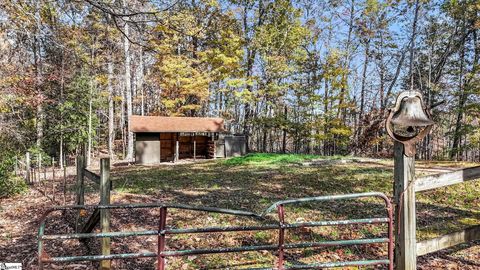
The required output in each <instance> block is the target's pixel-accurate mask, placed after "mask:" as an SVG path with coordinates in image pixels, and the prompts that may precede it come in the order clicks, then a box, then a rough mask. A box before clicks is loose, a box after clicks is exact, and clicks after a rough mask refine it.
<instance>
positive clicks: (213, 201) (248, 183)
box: [113, 154, 480, 269]
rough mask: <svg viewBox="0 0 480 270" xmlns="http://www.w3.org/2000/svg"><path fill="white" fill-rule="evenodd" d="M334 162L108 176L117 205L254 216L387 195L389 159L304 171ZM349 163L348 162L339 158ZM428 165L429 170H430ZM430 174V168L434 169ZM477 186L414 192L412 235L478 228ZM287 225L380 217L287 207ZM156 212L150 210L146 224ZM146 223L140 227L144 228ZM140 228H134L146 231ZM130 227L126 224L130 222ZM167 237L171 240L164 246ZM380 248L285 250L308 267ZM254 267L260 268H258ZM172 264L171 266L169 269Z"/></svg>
mask: <svg viewBox="0 0 480 270" xmlns="http://www.w3.org/2000/svg"><path fill="white" fill-rule="evenodd" d="M319 159H323V160H327V159H328V160H339V159H341V157H320V156H314V155H289V154H287V155H282V154H251V155H247V156H245V157H238V158H232V159H227V160H222V159H218V160H211V161H206V162H199V163H195V164H183V165H180V164H179V165H161V166H156V167H147V166H131V167H128V168H119V169H116V170H114V172H113V179H114V186H115V190H116V191H117V195H115V196H114V200H115V198H117V199H118V200H120V198H122V196H127V195H131V194H133V195H136V194H138V195H148V197H151V198H155V199H157V200H162V201H168V202H172V203H186V204H190V205H203V206H216V207H224V208H230V209H242V210H249V211H254V212H257V213H260V212H262V211H263V210H265V209H266V208H267V207H268V206H270V205H271V204H272V203H274V202H276V201H278V200H284V199H288V198H299V197H309V196H321V195H332V194H345V193H357V192H367V191H380V192H384V193H385V194H387V195H388V196H392V186H393V180H392V179H393V168H392V161H391V160H366V161H365V160H364V161H362V160H360V161H361V162H360V161H357V162H356V161H350V162H335V161H330V162H328V161H326V162H324V163H320V164H316V165H311V166H305V165H302V163H304V162H309V161H312V160H319ZM343 159H349V160H352V159H353V158H348V157H344V158H343ZM473 165H475V164H464V163H453V162H429V163H426V162H417V175H426V174H432V173H438V170H441V169H442V168H444V169H445V168H449V169H450V168H453V167H467V166H473ZM432 168H433V169H432ZM436 170H437V171H436ZM479 203H480V181H472V182H470V183H466V184H460V185H456V186H452V187H448V188H440V189H436V190H434V191H428V192H423V193H420V194H418V195H417V213H418V216H417V222H418V228H417V230H418V231H417V235H418V238H419V239H420V240H421V239H426V238H431V237H435V236H438V235H442V234H444V233H447V232H452V231H456V230H459V229H462V228H465V227H468V226H470V225H473V224H479V223H480V211H479V209H478V205H479ZM286 211H287V221H289V222H294V221H297V222H299V221H318V220H328V219H346V218H365V217H378V216H383V215H384V214H383V213H384V211H383V210H382V203H381V201H380V200H378V199H362V200H354V201H332V202H326V203H325V202H324V203H315V204H312V203H309V204H302V205H294V206H290V207H288V208H287V210H286ZM157 217H158V215H157V214H156V213H151V216H148V217H146V220H152V225H151V226H156V223H155V221H154V220H157ZM169 217H170V218H169V220H168V224H169V225H170V226H172V227H182V228H185V227H194V226H208V225H210V226H211V225H245V224H258V223H262V222H264V223H272V222H275V220H277V218H276V215H275V213H273V214H272V215H270V216H269V217H268V218H267V220H265V221H258V220H250V219H241V218H234V217H231V216H225V215H219V214H204V213H193V212H189V211H178V210H172V211H171V212H169ZM147 223H148V222H145V224H147ZM145 224H142V226H143V227H142V228H144V227H148V226H147V225H145ZM132 226H133V225H132ZM382 226H383V225H380V226H378V225H375V226H374V225H362V226H360V225H355V226H343V227H321V228H314V229H308V230H294V231H293V232H291V233H287V241H288V242H299V241H318V240H327V239H331V240H338V239H348V238H362V237H379V236H382V235H383V236H384V231H385V227H382ZM276 234H277V232H276V231H272V232H245V233H242V234H235V235H233V234H228V233H225V234H220V235H219V234H216V235H213V234H212V235H210V236H209V237H205V238H204V237H200V236H198V235H193V236H184V235H179V236H174V237H172V238H171V239H169V243H172V244H170V246H169V247H170V248H172V249H175V248H191V247H195V248H198V247H218V243H224V244H225V245H227V246H228V245H232V246H236V245H237V246H238V245H253V244H267V243H275V240H276V238H277V235H276ZM171 240H175V241H171ZM385 251H386V249H385V245H370V246H359V247H351V248H343V249H336V248H326V249H321V250H318V249H317V250H312V249H306V250H296V251H292V252H290V253H289V256H290V257H289V258H290V259H289V261H297V260H298V261H300V262H314V261H317V262H318V261H335V260H338V259H339V258H342V259H344V260H350V259H358V258H359V257H361V258H374V257H375V256H378V255H379V254H380V255H382V254H383V255H384V254H385ZM238 256H239V255H238V254H230V255H222V256H209V259H208V260H207V259H204V258H203V257H202V258H200V257H197V256H190V257H188V258H187V259H186V260H177V259H173V260H171V261H170V265H172V266H174V268H172V269H198V268H203V267H206V268H209V267H212V266H213V265H219V264H224V265H232V263H233V262H239V261H240V258H239V257H238ZM274 258H275V256H274V253H270V252H265V253H260V252H256V253H255V252H252V253H247V254H246V255H245V254H244V255H243V256H242V258H241V262H242V263H241V264H242V265H246V264H248V263H249V261H256V262H258V261H261V262H262V261H264V262H265V264H264V265H265V266H268V265H269V263H271V262H272V261H273V260H274ZM260 266H262V264H261V263H260ZM177 267H178V268H177Z"/></svg>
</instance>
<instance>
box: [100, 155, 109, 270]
mask: <svg viewBox="0 0 480 270" xmlns="http://www.w3.org/2000/svg"><path fill="white" fill-rule="evenodd" d="M107 204H110V159H109V158H102V159H100V205H107ZM100 228H101V229H102V232H109V231H110V210H109V209H100ZM100 241H101V246H102V255H110V238H109V237H103V238H101V240H100ZM110 267H111V264H110V260H103V261H101V262H100V269H101V270H110Z"/></svg>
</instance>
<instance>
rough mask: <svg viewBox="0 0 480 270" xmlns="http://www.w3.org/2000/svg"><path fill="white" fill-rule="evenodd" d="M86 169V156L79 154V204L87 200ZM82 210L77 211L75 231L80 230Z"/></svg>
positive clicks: (77, 202)
mask: <svg viewBox="0 0 480 270" xmlns="http://www.w3.org/2000/svg"><path fill="white" fill-rule="evenodd" d="M84 169H85V157H83V156H77V187H76V188H77V201H76V202H75V203H76V204H77V205H83V204H84V202H85V199H84V191H85V190H84V184H83V170H84ZM80 212H81V210H78V212H77V218H76V221H75V232H79V229H80V228H79V227H80V224H79V221H80Z"/></svg>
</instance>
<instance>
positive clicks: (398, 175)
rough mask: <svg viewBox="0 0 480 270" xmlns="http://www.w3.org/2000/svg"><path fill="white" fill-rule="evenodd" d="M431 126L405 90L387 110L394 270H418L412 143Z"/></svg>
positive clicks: (416, 99)
mask: <svg viewBox="0 0 480 270" xmlns="http://www.w3.org/2000/svg"><path fill="white" fill-rule="evenodd" d="M432 127H433V121H432V120H431V119H430V114H429V112H428V110H427V109H426V108H425V107H424V105H423V100H422V95H421V94H420V93H419V92H415V91H405V92H402V93H400V94H399V95H398V97H397V100H396V103H395V107H394V108H392V109H391V110H390V113H389V116H388V118H387V121H386V129H387V132H388V134H389V135H390V137H392V139H393V140H394V141H395V142H394V166H395V167H394V181H395V182H394V186H393V190H394V200H395V218H396V220H395V269H397V270H416V269H417V254H416V250H417V239H416V210H415V184H414V182H415V144H416V143H417V142H419V141H420V140H422V139H423V138H424V137H425V136H426V135H427V134H428V132H430V130H431V129H432Z"/></svg>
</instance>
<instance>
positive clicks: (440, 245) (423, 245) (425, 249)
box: [414, 166, 480, 256]
mask: <svg viewBox="0 0 480 270" xmlns="http://www.w3.org/2000/svg"><path fill="white" fill-rule="evenodd" d="M476 179H480V166H476V167H470V168H465V169H461V170H456V171H453V172H448V173H443V174H436V175H430V176H426V177H422V178H418V179H417V180H416V181H415V192H420V191H425V190H431V189H435V188H440V187H446V186H450V185H454V184H459V183H464V182H467V181H471V180H476ZM414 228H416V224H415V227H414ZM475 240H480V225H476V226H472V227H469V228H467V229H464V230H461V231H458V232H454V233H450V234H446V235H442V236H439V237H436V238H432V239H427V240H423V241H420V242H417V244H416V253H417V256H422V255H425V254H429V253H432V252H436V251H439V250H442V249H446V248H450V247H453V246H456V245H459V244H462V243H466V242H469V241H475Z"/></svg>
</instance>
